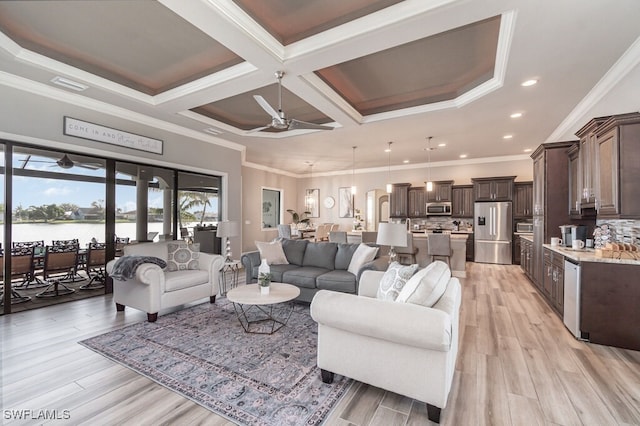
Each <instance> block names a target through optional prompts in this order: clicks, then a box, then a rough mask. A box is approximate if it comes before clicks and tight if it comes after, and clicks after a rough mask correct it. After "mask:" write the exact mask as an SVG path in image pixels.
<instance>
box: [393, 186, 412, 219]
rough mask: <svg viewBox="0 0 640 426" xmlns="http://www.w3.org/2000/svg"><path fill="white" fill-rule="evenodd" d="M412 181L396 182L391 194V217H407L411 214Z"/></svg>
mask: <svg viewBox="0 0 640 426" xmlns="http://www.w3.org/2000/svg"><path fill="white" fill-rule="evenodd" d="M410 186H411V184H410V183H394V184H393V186H392V189H391V194H389V217H394V218H406V217H407V216H408V215H409V214H408V213H409V187H410Z"/></svg>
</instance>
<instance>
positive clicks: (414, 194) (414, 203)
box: [409, 186, 427, 218]
mask: <svg viewBox="0 0 640 426" xmlns="http://www.w3.org/2000/svg"><path fill="white" fill-rule="evenodd" d="M426 216H427V190H426V189H425V187H424V186H413V187H411V188H409V217H415V218H418V217H426Z"/></svg>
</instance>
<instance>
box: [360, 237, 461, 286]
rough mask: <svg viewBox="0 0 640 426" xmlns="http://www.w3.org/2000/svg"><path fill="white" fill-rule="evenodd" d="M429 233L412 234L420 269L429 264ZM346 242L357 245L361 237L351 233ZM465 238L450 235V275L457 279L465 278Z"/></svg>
mask: <svg viewBox="0 0 640 426" xmlns="http://www.w3.org/2000/svg"><path fill="white" fill-rule="evenodd" d="M429 235H432V233H429V232H420V233H413V245H414V247H416V248H417V249H418V253H417V254H416V263H418V265H420V267H421V268H423V267H425V266H427V265H428V264H430V263H431V256H429V255H428V254H427V251H428V250H427V248H428V244H429ZM347 238H348V241H349V242H350V243H351V242H354V243H358V242H360V241H362V235H361V233H360V232H358V231H351V232H349V233H348V234H347ZM467 238H469V234H468V233H466V232H460V233H456V234H454V233H452V234H451V251H452V255H451V259H450V262H451V275H453V276H454V277H458V278H465V277H466V276H467V273H466V257H467Z"/></svg>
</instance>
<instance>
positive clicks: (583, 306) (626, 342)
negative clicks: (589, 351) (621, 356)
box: [580, 262, 640, 351]
mask: <svg viewBox="0 0 640 426" xmlns="http://www.w3.org/2000/svg"><path fill="white" fill-rule="evenodd" d="M580 269H581V272H580V293H581V296H580V331H581V333H582V336H583V338H585V339H587V340H589V341H590V342H591V343H597V344H600V345H609V346H616V347H619V348H626V349H632V350H635V351H638V350H640V327H638V324H640V309H638V306H640V285H638V273H639V272H640V266H638V265H635V264H617V263H601V262H581V263H580Z"/></svg>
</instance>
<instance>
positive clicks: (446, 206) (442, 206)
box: [427, 202, 451, 216]
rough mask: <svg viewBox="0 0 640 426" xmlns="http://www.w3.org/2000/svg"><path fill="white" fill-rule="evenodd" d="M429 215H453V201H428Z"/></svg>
mask: <svg viewBox="0 0 640 426" xmlns="http://www.w3.org/2000/svg"><path fill="white" fill-rule="evenodd" d="M427 216H451V203H450V202H439V203H427Z"/></svg>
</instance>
